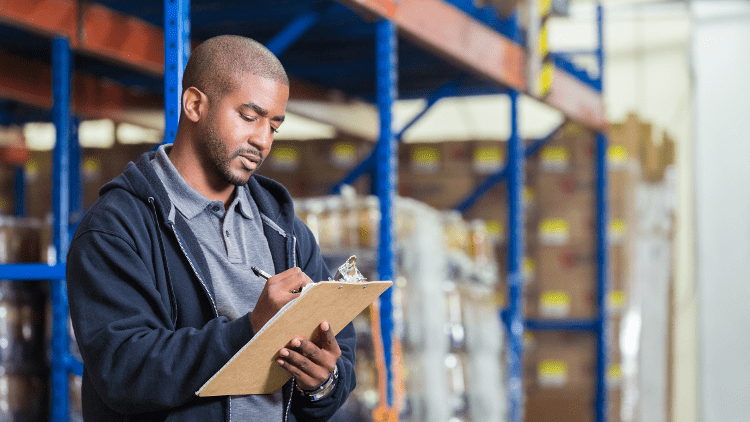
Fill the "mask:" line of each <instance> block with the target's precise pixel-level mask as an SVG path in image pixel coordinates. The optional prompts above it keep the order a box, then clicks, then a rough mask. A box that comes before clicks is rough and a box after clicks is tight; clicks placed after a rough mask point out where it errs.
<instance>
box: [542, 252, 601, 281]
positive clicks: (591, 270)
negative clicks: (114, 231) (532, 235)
mask: <svg viewBox="0 0 750 422" xmlns="http://www.w3.org/2000/svg"><path fill="white" fill-rule="evenodd" d="M533 256H534V258H535V261H536V281H537V285H538V286H539V287H540V288H542V289H550V290H558V289H567V288H568V287H571V286H592V287H593V286H595V284H596V270H597V262H596V255H595V252H594V244H593V242H591V243H588V244H579V245H566V246H545V245H539V246H538V247H537V248H535V250H534V254H533Z"/></svg>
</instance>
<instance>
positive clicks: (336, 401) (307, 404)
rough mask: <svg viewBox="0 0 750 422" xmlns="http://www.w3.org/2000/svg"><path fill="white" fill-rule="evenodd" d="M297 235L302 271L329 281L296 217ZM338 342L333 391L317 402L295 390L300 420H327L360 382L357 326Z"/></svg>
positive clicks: (310, 236) (294, 406)
mask: <svg viewBox="0 0 750 422" xmlns="http://www.w3.org/2000/svg"><path fill="white" fill-rule="evenodd" d="M295 235H296V236H297V237H298V238H297V241H298V245H299V248H298V252H299V258H300V259H299V262H300V267H301V268H302V270H303V271H304V272H305V273H306V274H307V275H308V276H309V277H310V278H311V279H312V280H316V281H320V280H328V278H329V277H332V276H333V274H331V272H330V270H329V269H328V267H327V266H326V264H325V262H324V261H323V257H322V255H321V253H320V248H319V247H318V244H317V242H316V241H315V238H314V236H313V234H312V232H311V231H310V229H308V228H307V226H305V224H304V223H303V222H302V221H301V220H299V219H298V218H295ZM336 341H337V342H338V344H339V348H340V349H341V357H340V358H339V360H338V362H337V363H336V364H337V366H338V368H339V378H338V381H337V383H336V387H335V388H334V390H333V391H332V392H331V394H330V395H329V396H327V397H325V398H323V399H321V400H319V401H316V402H313V401H311V400H310V399H309V398H308V397H304V396H302V395H301V394H299V392H298V391H297V390H296V389H294V392H293V393H292V394H293V395H294V396H293V398H292V409H291V411H292V413H293V414H294V416H295V418H296V419H297V420H298V421H327V420H329V419H330V418H331V417H333V414H334V413H335V412H336V411H337V410H338V409H339V408H340V407H341V406H342V405H343V404H344V402H345V401H346V399H347V397H349V393H351V392H352V390H354V387H355V386H356V384H357V381H356V377H355V373H354V350H355V347H356V345H357V335H356V333H355V332H354V325H352V323H349V324H348V325H347V326H346V327H344V329H342V330H341V331H340V332H339V333H338V334H337V335H336Z"/></svg>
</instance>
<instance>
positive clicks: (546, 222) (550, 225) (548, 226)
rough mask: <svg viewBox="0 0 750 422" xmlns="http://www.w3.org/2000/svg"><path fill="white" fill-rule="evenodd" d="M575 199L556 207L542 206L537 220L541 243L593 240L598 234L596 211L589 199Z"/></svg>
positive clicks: (537, 232) (567, 243) (570, 242)
mask: <svg viewBox="0 0 750 422" xmlns="http://www.w3.org/2000/svg"><path fill="white" fill-rule="evenodd" d="M584 202H585V203H583V204H580V203H576V202H573V201H569V202H566V203H562V204H559V206H558V207H556V208H551V207H550V208H542V207H540V210H539V212H538V219H537V222H536V230H535V232H536V239H537V242H538V244H539V245H557V246H562V245H571V244H581V243H588V242H592V241H593V239H594V236H595V234H596V231H595V229H596V227H595V211H594V209H593V208H594V207H593V206H591V205H590V204H589V201H588V200H586V201H584Z"/></svg>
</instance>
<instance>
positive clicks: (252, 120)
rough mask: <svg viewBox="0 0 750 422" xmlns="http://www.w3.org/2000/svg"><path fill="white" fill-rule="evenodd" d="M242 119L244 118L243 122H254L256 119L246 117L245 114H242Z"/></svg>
mask: <svg viewBox="0 0 750 422" xmlns="http://www.w3.org/2000/svg"><path fill="white" fill-rule="evenodd" d="M240 117H242V120H244V121H246V122H254V121H255V118H254V117H250V116H245V115H244V114H242V113H240Z"/></svg>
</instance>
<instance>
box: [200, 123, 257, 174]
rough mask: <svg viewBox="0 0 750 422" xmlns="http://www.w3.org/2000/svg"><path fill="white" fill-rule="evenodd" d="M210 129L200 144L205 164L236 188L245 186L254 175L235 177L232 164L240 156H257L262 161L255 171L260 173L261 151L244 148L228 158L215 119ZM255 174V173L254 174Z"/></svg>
mask: <svg viewBox="0 0 750 422" xmlns="http://www.w3.org/2000/svg"><path fill="white" fill-rule="evenodd" d="M207 123H208V125H207V126H208V127H207V129H206V131H205V133H204V136H203V140H202V142H200V144H199V145H200V152H201V153H202V154H203V156H204V157H205V158H204V160H205V163H206V165H207V166H208V167H209V169H210V170H213V171H214V172H215V173H216V174H217V175H219V177H221V178H222V180H224V181H225V182H227V183H230V184H232V185H235V186H244V185H246V184H247V182H248V181H249V180H250V177H251V176H252V173H251V174H250V176H248V177H247V178H242V177H240V176H235V175H233V174H232V170H231V168H230V163H231V161H232V160H234V159H235V158H237V157H239V156H240V154H244V155H255V156H256V157H258V158H259V159H260V161H259V162H258V165H257V166H256V168H255V171H258V169H259V168H260V165H261V164H263V155H262V154H261V152H260V151H258V150H257V149H255V148H252V147H250V148H244V149H239V150H237V151H234V152H233V153H232V154H231V156H228V153H227V148H226V146H225V145H224V143H222V142H221V140H220V139H219V137H218V136H217V135H216V132H215V131H214V126H213V119H211V120H209V121H208V122H207ZM253 173H254V172H253Z"/></svg>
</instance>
